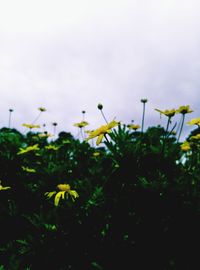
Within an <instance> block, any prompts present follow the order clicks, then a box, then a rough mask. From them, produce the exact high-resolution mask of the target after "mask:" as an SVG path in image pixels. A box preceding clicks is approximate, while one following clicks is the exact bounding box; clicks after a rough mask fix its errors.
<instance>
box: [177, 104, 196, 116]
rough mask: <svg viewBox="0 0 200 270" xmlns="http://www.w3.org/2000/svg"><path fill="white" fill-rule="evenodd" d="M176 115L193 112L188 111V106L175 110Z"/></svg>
mask: <svg viewBox="0 0 200 270" xmlns="http://www.w3.org/2000/svg"><path fill="white" fill-rule="evenodd" d="M176 112H177V113H181V114H186V113H192V112H193V111H192V110H191V109H190V106H189V105H186V106H180V107H179V108H178V110H176Z"/></svg>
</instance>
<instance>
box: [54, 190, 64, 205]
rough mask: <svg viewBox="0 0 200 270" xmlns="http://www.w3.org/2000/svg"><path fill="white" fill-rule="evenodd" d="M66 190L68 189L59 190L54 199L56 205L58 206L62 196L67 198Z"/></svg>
mask: <svg viewBox="0 0 200 270" xmlns="http://www.w3.org/2000/svg"><path fill="white" fill-rule="evenodd" d="M65 192H66V191H59V192H58V193H57V194H56V196H55V199H54V205H55V206H58V204H59V201H60V197H62V199H64V198H65Z"/></svg>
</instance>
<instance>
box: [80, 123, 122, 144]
mask: <svg viewBox="0 0 200 270" xmlns="http://www.w3.org/2000/svg"><path fill="white" fill-rule="evenodd" d="M118 124H119V122H116V121H115V120H113V121H112V122H110V123H108V124H107V125H105V126H101V127H100V128H98V129H96V130H94V131H91V132H89V137H88V138H86V139H85V140H86V141H88V140H90V139H93V138H95V137H98V138H97V141H96V145H99V144H100V143H101V141H102V140H103V137H104V136H105V135H106V134H107V133H110V132H111V129H112V128H114V127H116V126H118Z"/></svg>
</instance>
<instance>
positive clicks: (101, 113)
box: [100, 110, 108, 124]
mask: <svg viewBox="0 0 200 270" xmlns="http://www.w3.org/2000/svg"><path fill="white" fill-rule="evenodd" d="M100 111H101V114H102V116H103V119H104V120H105V121H106V123H107V124H108V121H107V119H106V117H105V115H104V113H103V111H102V110H100Z"/></svg>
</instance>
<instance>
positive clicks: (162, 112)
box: [155, 109, 176, 118]
mask: <svg viewBox="0 0 200 270" xmlns="http://www.w3.org/2000/svg"><path fill="white" fill-rule="evenodd" d="M155 110H156V111H157V112H159V113H160V114H164V115H165V116H167V117H170V118H171V117H173V116H174V115H175V113H176V110H175V109H171V110H164V111H161V110H159V109H155Z"/></svg>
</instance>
